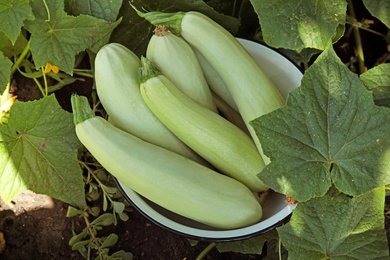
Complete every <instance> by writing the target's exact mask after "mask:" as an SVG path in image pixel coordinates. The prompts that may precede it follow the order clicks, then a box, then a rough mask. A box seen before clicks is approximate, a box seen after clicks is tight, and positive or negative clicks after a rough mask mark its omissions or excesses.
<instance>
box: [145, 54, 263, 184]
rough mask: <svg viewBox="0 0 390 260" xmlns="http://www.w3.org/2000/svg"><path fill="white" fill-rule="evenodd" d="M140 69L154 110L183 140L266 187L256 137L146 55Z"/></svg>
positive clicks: (247, 181)
mask: <svg viewBox="0 0 390 260" xmlns="http://www.w3.org/2000/svg"><path fill="white" fill-rule="evenodd" d="M141 64H142V67H141V68H140V70H139V79H140V83H141V95H142V98H143V99H144V101H145V103H146V104H147V106H148V107H149V108H150V110H151V111H152V112H153V113H154V114H155V115H156V116H157V118H158V119H160V121H161V122H162V123H163V124H165V126H167V127H168V129H170V130H171V131H172V132H173V133H174V134H175V135H176V136H177V137H178V138H179V139H180V140H182V141H183V142H184V143H185V144H187V145H188V146H189V147H190V148H191V149H193V150H194V151H195V152H196V153H198V154H199V155H200V156H202V157H203V158H205V159H206V160H207V161H208V162H210V163H211V164H212V165H213V166H215V167H216V168H217V169H218V170H220V171H221V172H222V173H225V174H226V175H229V176H231V177H233V178H235V179H237V180H239V181H240V182H242V183H244V184H245V185H246V186H248V187H249V188H250V189H251V190H252V191H255V192H257V191H265V190H268V189H269V187H268V186H266V185H265V184H264V183H263V182H262V181H261V180H260V179H259V178H258V177H257V174H259V173H260V171H261V170H262V169H263V168H264V162H263V160H262V158H261V155H260V153H259V152H258V150H257V149H256V145H255V144H254V142H253V140H252V139H251V138H250V137H249V136H248V135H247V134H246V133H245V132H243V131H242V130H241V129H240V128H238V127H237V126H235V125H234V124H232V123H231V122H229V121H228V120H226V119H225V118H223V117H222V116H220V115H219V114H217V113H214V112H213V111H211V110H210V109H208V108H206V107H204V106H202V105H200V104H198V103H196V102H195V101H193V100H192V99H191V98H189V97H188V96H186V95H185V94H184V93H183V92H181V91H180V90H179V89H178V88H177V87H176V86H175V85H174V84H173V83H172V81H170V80H169V79H168V78H167V77H165V76H164V75H162V74H159V72H158V70H157V68H155V67H154V66H153V64H152V63H151V62H150V61H149V60H148V59H147V58H145V57H141Z"/></svg>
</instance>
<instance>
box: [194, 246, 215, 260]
mask: <svg viewBox="0 0 390 260" xmlns="http://www.w3.org/2000/svg"><path fill="white" fill-rule="evenodd" d="M214 247H215V243H214V242H212V243H210V244H209V245H208V246H207V247H206V248H205V249H203V251H202V252H200V254H199V255H198V257H197V258H196V260H202V259H203V258H204V257H205V256H206V255H207V254H208V252H210V250H211V249H213V248H214Z"/></svg>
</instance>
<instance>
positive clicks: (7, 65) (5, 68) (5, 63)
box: [0, 52, 12, 93]
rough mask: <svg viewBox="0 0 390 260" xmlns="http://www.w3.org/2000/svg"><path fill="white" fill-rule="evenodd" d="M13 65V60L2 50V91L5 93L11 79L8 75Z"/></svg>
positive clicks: (0, 63)
mask: <svg viewBox="0 0 390 260" xmlns="http://www.w3.org/2000/svg"><path fill="white" fill-rule="evenodd" d="M11 67H12V62H11V61H10V60H9V59H8V58H7V57H5V56H4V55H3V53H1V52H0V93H3V91H4V90H5V88H6V86H7V84H8V82H9V80H10V79H9V76H8V75H9V73H10V71H11ZM2 72H4V73H2Z"/></svg>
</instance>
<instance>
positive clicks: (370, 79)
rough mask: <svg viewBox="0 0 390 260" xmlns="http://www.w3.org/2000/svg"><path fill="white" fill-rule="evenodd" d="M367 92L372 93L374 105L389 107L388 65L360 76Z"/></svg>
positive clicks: (389, 74)
mask: <svg viewBox="0 0 390 260" xmlns="http://www.w3.org/2000/svg"><path fill="white" fill-rule="evenodd" d="M360 79H361V80H362V81H363V83H364V85H365V86H366V88H367V89H368V90H371V91H372V94H373V96H374V100H375V104H377V105H381V106H386V107H390V64H389V63H384V64H380V65H378V66H375V67H373V68H372V69H369V70H368V71H366V72H364V73H363V74H361V75H360Z"/></svg>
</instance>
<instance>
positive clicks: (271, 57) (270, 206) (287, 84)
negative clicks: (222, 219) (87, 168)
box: [116, 39, 302, 241]
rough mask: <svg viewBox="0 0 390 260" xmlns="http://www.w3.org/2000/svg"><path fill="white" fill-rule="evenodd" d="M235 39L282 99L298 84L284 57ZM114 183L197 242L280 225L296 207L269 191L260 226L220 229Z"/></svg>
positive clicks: (149, 213)
mask: <svg viewBox="0 0 390 260" xmlns="http://www.w3.org/2000/svg"><path fill="white" fill-rule="evenodd" d="M238 40H239V41H240V43H241V44H242V45H243V46H244V47H245V48H246V49H247V51H248V52H249V53H250V54H251V56H252V57H253V58H254V59H255V60H256V62H257V63H258V64H259V66H260V67H261V68H262V69H263V70H264V72H265V73H266V74H267V75H268V76H269V77H270V79H271V80H272V81H273V83H274V84H275V85H276V87H277V88H278V89H279V91H280V92H281V94H282V95H283V96H284V97H285V98H286V97H287V95H288V93H289V91H291V90H293V89H295V88H296V87H298V86H299V85H300V83H301V79H302V72H301V71H300V70H299V69H298V68H297V67H296V66H295V65H294V64H293V63H291V62H290V61H289V60H288V59H286V58H285V57H284V56H282V55H280V54H279V53H277V52H276V51H274V50H272V49H270V48H268V47H266V46H263V45H261V44H258V43H255V42H252V41H248V40H244V39H238ZM116 181H117V184H118V187H119V188H120V190H121V191H122V193H123V195H124V197H125V198H126V199H127V200H128V201H129V202H130V203H131V204H132V205H133V206H134V207H135V208H136V209H137V210H138V211H139V212H140V213H142V214H143V215H144V216H145V217H147V218H148V219H150V220H151V221H152V222H154V223H155V224H157V225H159V226H161V227H163V228H165V229H168V230H170V231H172V232H175V233H177V234H181V235H184V236H186V237H189V238H194V239H198V240H209V241H233V240H239V239H243V238H248V237H251V236H254V235H256V234H259V233H262V232H266V231H268V230H270V229H272V228H274V227H275V226H278V225H280V224H281V223H282V222H283V220H284V219H286V218H287V217H288V216H289V215H290V214H291V212H292V210H293V209H294V208H295V206H296V205H290V204H286V203H285V199H286V198H285V196H284V195H282V194H279V193H276V192H273V191H270V193H269V194H268V195H267V198H266V200H265V202H264V204H263V218H262V220H261V221H260V222H259V223H256V224H254V225H251V226H248V227H244V228H240V229H235V230H221V229H217V228H213V227H210V226H207V225H205V224H202V223H199V222H196V221H194V220H191V219H188V218H185V217H183V216H180V215H178V214H175V213H173V212H171V211H169V210H166V209H164V208H162V207H160V206H159V205H157V204H155V203H153V202H151V201H149V200H147V199H146V198H144V197H142V196H140V195H139V194H138V193H136V192H135V191H133V190H132V189H130V188H129V187H128V186H126V185H125V184H123V183H121V181H119V180H116Z"/></svg>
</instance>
